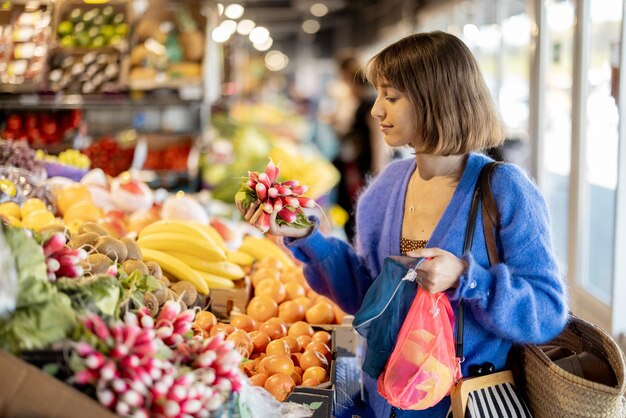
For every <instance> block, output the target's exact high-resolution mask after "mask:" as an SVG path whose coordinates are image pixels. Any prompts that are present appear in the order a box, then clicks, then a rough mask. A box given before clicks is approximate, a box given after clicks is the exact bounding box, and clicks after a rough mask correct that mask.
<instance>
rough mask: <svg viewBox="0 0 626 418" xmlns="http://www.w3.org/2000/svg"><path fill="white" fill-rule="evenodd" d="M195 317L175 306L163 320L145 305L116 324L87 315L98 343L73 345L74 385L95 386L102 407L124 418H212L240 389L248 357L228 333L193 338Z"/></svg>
mask: <svg viewBox="0 0 626 418" xmlns="http://www.w3.org/2000/svg"><path fill="white" fill-rule="evenodd" d="M172 302H173V301H172ZM190 313H191V316H190ZM189 316H190V317H191V319H189ZM192 319H193V311H192V310H186V311H183V312H181V310H180V305H179V304H178V303H175V302H174V303H171V304H170V303H166V304H165V305H164V306H163V308H162V310H161V313H160V314H159V316H158V317H157V318H156V320H155V319H154V318H152V317H151V316H150V313H149V311H148V310H147V309H146V308H145V307H144V308H141V309H140V310H139V312H138V313H137V315H135V314H133V313H127V314H126V315H125V316H124V321H123V322H122V321H118V322H115V323H113V324H109V325H107V324H106V323H105V322H104V321H103V320H102V319H101V318H100V317H99V316H97V315H95V314H90V315H88V316H87V317H86V318H84V320H83V324H84V327H85V329H86V330H87V331H89V333H90V334H91V338H88V340H89V341H90V342H92V344H89V343H86V342H78V343H76V344H75V345H74V352H75V356H74V357H75V360H77V361H72V362H70V364H71V365H72V367H73V368H74V372H75V374H74V378H73V379H74V381H75V382H76V383H79V384H85V385H92V386H94V387H95V388H96V396H97V398H98V400H99V402H100V403H101V404H102V405H104V406H105V407H107V408H108V409H110V410H112V411H114V412H115V413H116V414H118V415H120V416H133V417H167V418H170V417H171V418H179V417H208V416H210V414H211V411H214V410H216V409H218V408H220V407H221V406H222V405H223V403H224V402H225V401H226V400H227V399H228V397H229V395H230V393H231V392H234V391H235V392H236V391H238V390H239V388H240V387H241V385H242V382H243V375H242V373H241V371H240V370H239V367H238V365H239V362H240V361H241V357H240V356H239V354H238V353H237V352H236V351H235V349H234V348H233V346H232V345H231V344H230V343H228V342H226V341H224V338H223V336H222V335H219V336H216V337H213V338H210V339H207V340H203V341H200V340H197V339H194V338H193V337H192V333H191V332H189V331H190V330H191V321H192Z"/></svg>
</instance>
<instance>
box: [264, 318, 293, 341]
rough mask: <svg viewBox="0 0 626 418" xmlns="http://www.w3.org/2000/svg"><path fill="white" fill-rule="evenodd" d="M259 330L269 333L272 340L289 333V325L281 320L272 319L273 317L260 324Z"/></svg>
mask: <svg viewBox="0 0 626 418" xmlns="http://www.w3.org/2000/svg"><path fill="white" fill-rule="evenodd" d="M259 331H262V332H264V333H266V334H267V335H269V337H270V338H271V339H272V340H277V339H279V338H282V337H284V336H285V335H287V327H286V326H285V325H284V324H283V323H281V322H276V321H271V318H270V320H269V321H266V322H263V323H261V324H260V325H259Z"/></svg>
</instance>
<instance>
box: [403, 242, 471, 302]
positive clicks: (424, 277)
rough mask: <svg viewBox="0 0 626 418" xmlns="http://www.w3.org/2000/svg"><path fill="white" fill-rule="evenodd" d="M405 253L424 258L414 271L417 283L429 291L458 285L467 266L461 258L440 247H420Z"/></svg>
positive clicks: (442, 289) (438, 290) (437, 290)
mask: <svg viewBox="0 0 626 418" xmlns="http://www.w3.org/2000/svg"><path fill="white" fill-rule="evenodd" d="M407 255H408V256H410V257H416V258H418V257H423V258H425V259H426V260H424V262H422V264H420V266H419V267H418V268H417V269H416V271H417V275H418V276H419V278H418V283H419V284H420V285H421V286H422V287H423V288H424V290H427V291H428V292H430V293H438V292H443V291H444V290H448V289H450V288H456V287H458V285H459V278H460V277H461V275H462V274H463V272H464V271H465V269H466V268H467V265H466V263H465V262H464V261H463V260H461V259H460V258H458V257H456V256H455V255H454V254H452V253H449V252H448V251H445V250H442V249H441V248H421V249H419V250H415V251H409V252H408V253H407Z"/></svg>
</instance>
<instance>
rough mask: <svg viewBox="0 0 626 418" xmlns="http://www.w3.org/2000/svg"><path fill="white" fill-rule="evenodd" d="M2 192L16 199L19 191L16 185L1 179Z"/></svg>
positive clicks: (0, 188) (0, 187)
mask: <svg viewBox="0 0 626 418" xmlns="http://www.w3.org/2000/svg"><path fill="white" fill-rule="evenodd" d="M0 191H1V192H3V193H5V194H6V195H8V196H9V197H15V194H16V193H17V190H16V189H15V184H13V182H12V181H11V180H8V179H0Z"/></svg>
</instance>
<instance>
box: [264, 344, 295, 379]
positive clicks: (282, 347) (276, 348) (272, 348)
mask: <svg viewBox="0 0 626 418" xmlns="http://www.w3.org/2000/svg"><path fill="white" fill-rule="evenodd" d="M265 353H266V354H267V355H268V356H270V355H272V354H285V355H291V351H289V345H287V343H286V342H285V341H284V340H282V339H279V340H274V341H271V342H270V343H269V344H268V345H267V348H266V349H265ZM289 374H291V373H289Z"/></svg>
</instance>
